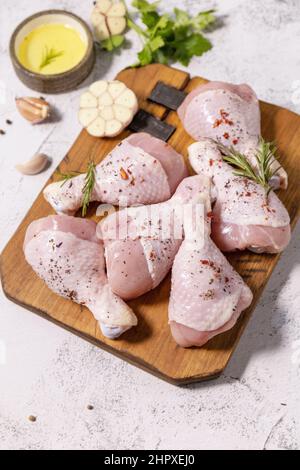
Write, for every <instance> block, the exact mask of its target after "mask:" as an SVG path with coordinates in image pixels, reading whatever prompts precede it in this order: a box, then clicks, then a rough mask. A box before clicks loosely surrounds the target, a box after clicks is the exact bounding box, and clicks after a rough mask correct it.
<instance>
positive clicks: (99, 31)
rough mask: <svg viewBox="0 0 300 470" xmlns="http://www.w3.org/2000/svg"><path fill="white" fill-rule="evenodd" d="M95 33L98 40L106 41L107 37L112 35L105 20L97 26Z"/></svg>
mask: <svg viewBox="0 0 300 470" xmlns="http://www.w3.org/2000/svg"><path fill="white" fill-rule="evenodd" d="M95 35H96V38H97V39H98V41H105V39H108V38H109V37H110V33H109V30H108V27H107V26H106V23H105V21H103V23H99V24H98V25H97V26H95Z"/></svg>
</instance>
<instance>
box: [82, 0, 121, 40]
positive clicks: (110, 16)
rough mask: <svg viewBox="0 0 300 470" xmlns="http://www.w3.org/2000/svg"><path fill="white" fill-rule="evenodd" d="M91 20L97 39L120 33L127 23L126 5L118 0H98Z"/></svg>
mask: <svg viewBox="0 0 300 470" xmlns="http://www.w3.org/2000/svg"><path fill="white" fill-rule="evenodd" d="M91 21H92V25H93V27H94V31H95V35H96V37H97V39H98V40H99V41H104V40H105V39H108V38H109V37H111V36H116V35H118V34H122V33H123V32H124V31H125V29H126V25H127V21H126V7H125V5H124V3H123V2H122V1H120V0H116V1H113V0H98V1H97V3H96V5H95V8H94V9H93V12H92V16H91Z"/></svg>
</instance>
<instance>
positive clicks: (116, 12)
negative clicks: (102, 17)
mask: <svg viewBox="0 0 300 470" xmlns="http://www.w3.org/2000/svg"><path fill="white" fill-rule="evenodd" d="M107 15H108V16H125V15H126V7H125V5H124V3H123V2H118V3H114V4H113V5H112V6H111V8H110V9H109V10H108V12H107Z"/></svg>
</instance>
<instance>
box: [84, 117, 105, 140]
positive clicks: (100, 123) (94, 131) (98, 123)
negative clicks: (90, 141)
mask: <svg viewBox="0 0 300 470" xmlns="http://www.w3.org/2000/svg"><path fill="white" fill-rule="evenodd" d="M87 131H88V133H89V134H90V135H92V136H93V137H98V136H99V135H105V121H104V119H102V118H101V117H100V116H99V117H98V118H97V119H95V120H94V121H93V122H92V123H91V124H90V125H89V126H88V128H87Z"/></svg>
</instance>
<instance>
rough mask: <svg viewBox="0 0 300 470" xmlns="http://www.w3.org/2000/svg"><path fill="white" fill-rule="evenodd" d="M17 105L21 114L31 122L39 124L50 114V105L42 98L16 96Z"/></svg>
mask: <svg viewBox="0 0 300 470" xmlns="http://www.w3.org/2000/svg"><path fill="white" fill-rule="evenodd" d="M16 106H17V109H18V111H19V113H20V114H21V116H23V118H24V119H26V120H27V121H29V122H30V123H31V124H39V123H40V122H43V121H45V120H46V119H47V118H48V117H49V116H50V105H49V103H47V101H44V100H42V99H41V98H31V97H25V98H16Z"/></svg>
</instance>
